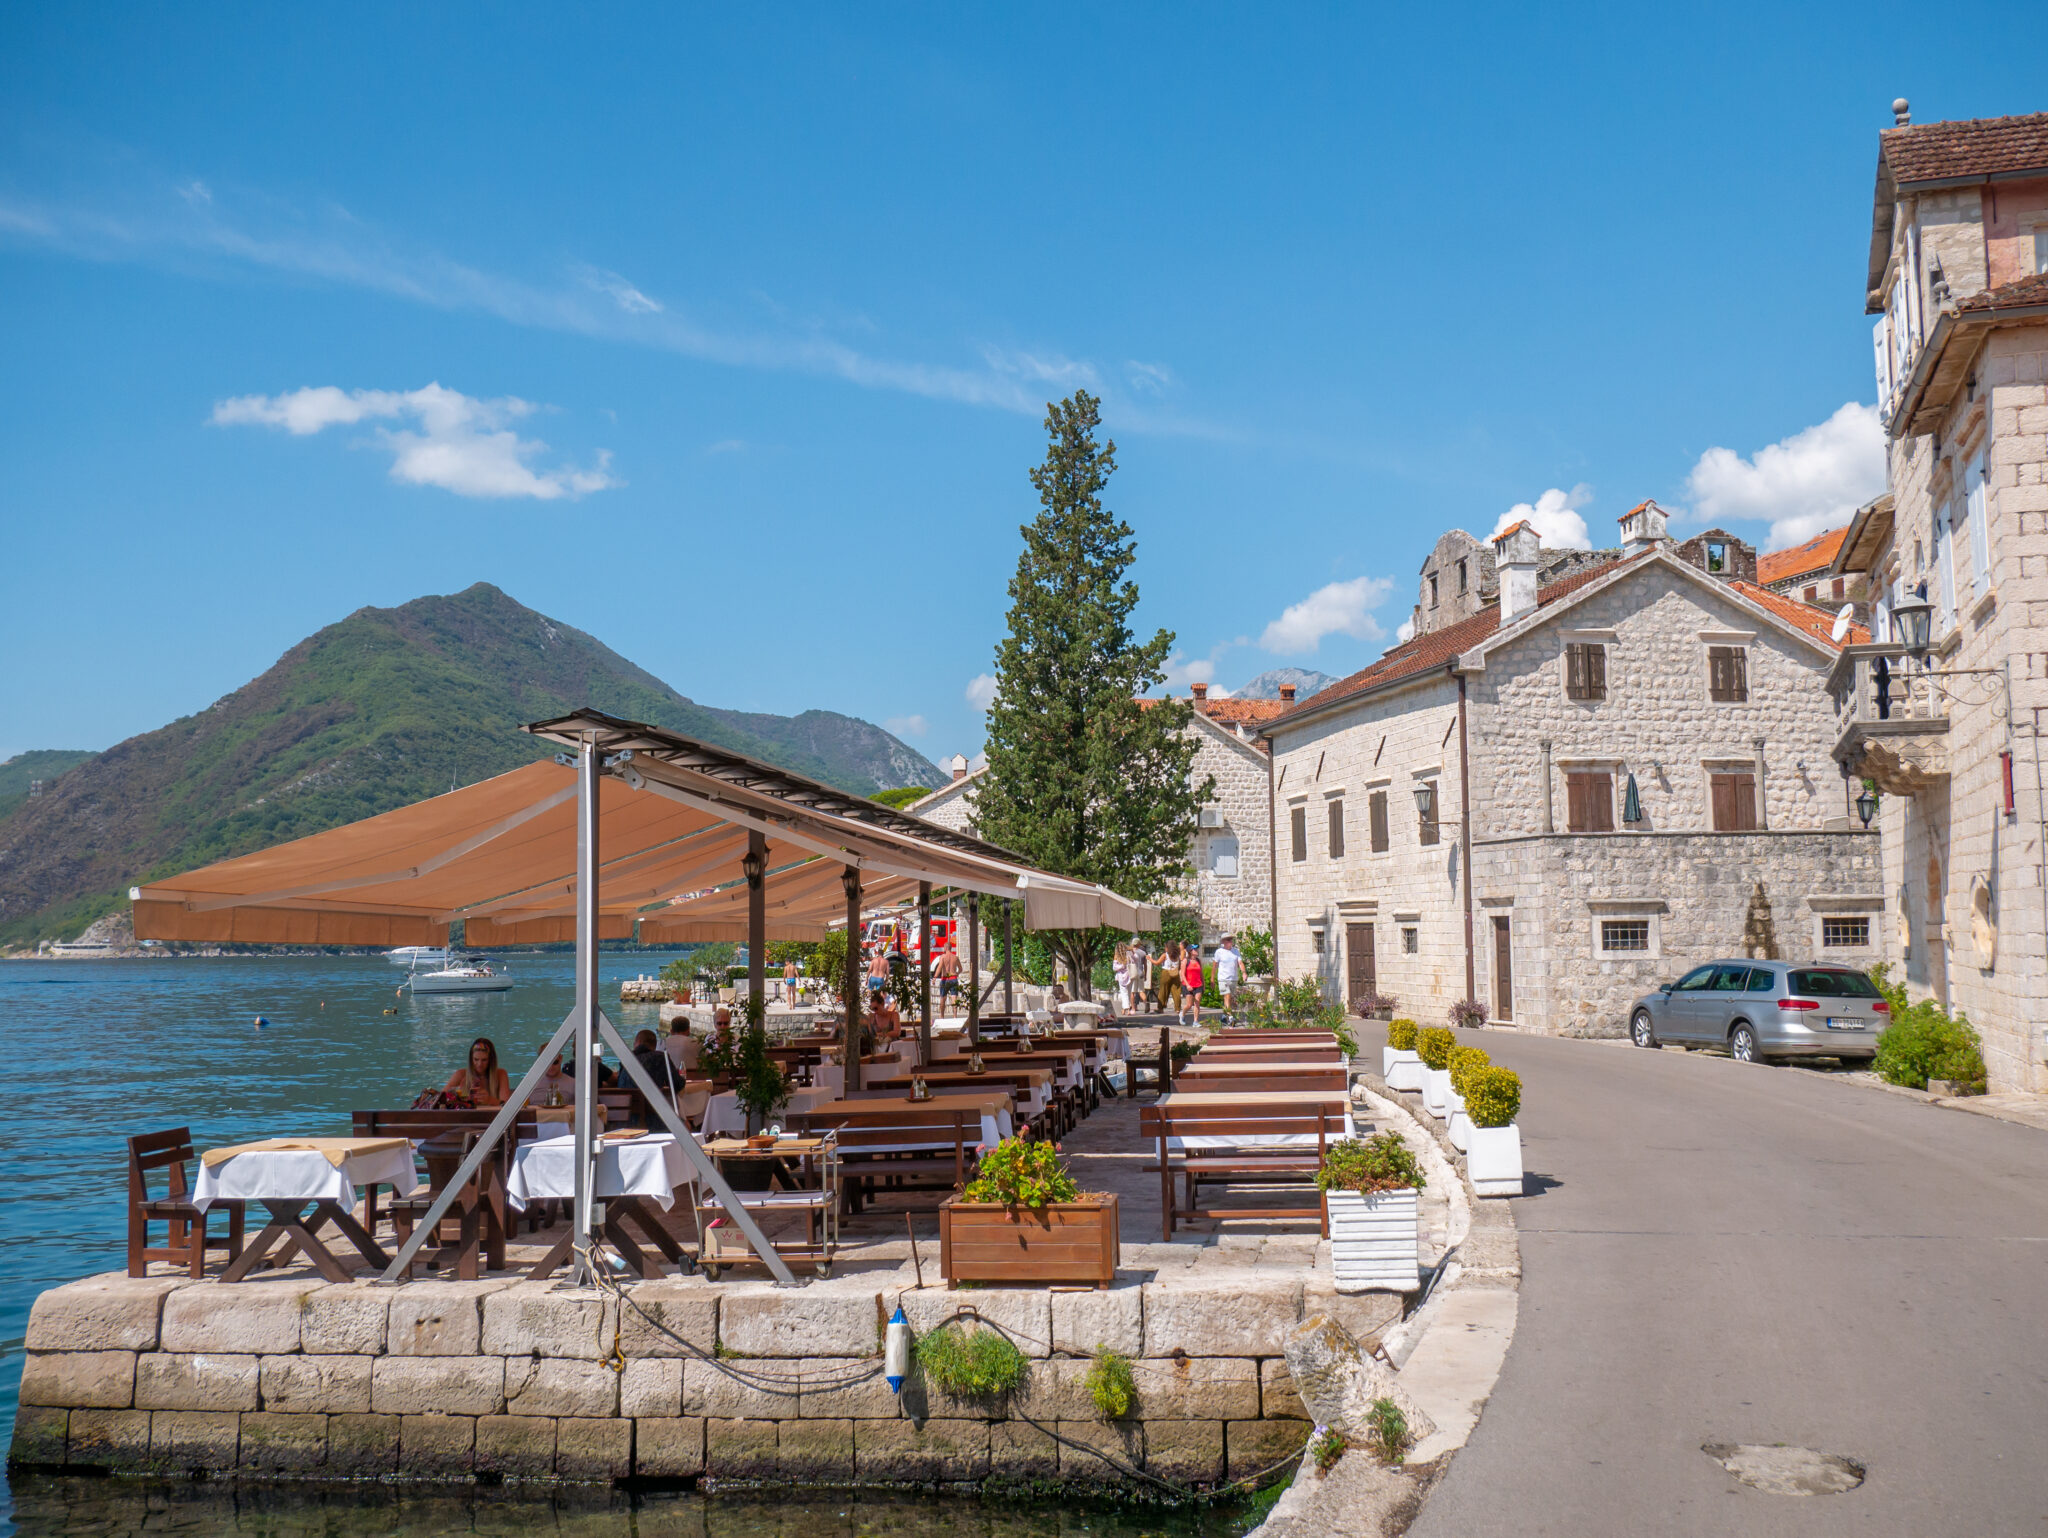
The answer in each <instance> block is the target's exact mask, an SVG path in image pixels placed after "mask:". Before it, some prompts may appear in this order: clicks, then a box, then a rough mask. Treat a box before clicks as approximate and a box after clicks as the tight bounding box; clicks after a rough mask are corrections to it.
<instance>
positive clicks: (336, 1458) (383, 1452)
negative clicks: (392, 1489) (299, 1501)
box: [325, 1415, 404, 1479]
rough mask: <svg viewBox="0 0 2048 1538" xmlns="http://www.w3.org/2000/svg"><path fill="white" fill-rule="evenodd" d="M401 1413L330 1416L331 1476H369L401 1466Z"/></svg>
mask: <svg viewBox="0 0 2048 1538" xmlns="http://www.w3.org/2000/svg"><path fill="white" fill-rule="evenodd" d="M403 1419H404V1417H403V1416H399V1415H330V1416H328V1417H327V1462H326V1465H325V1472H326V1474H327V1475H328V1476H329V1477H330V1478H348V1479H367V1478H370V1477H372V1476H374V1475H379V1474H390V1473H393V1472H395V1471H396V1470H397V1468H398V1439H399V1436H400V1435H401V1431H400V1424H399V1423H400V1422H401V1421H402V1420H403Z"/></svg>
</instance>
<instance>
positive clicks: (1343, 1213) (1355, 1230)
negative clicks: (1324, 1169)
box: [1323, 1189, 1422, 1292]
mask: <svg viewBox="0 0 2048 1538" xmlns="http://www.w3.org/2000/svg"><path fill="white" fill-rule="evenodd" d="M1323 1201H1324V1203H1325V1204H1326V1205H1327V1207H1328V1210H1329V1214H1330V1263H1331V1269H1332V1270H1334V1271H1335V1272H1336V1279H1337V1290H1338V1291H1339V1292H1366V1291H1389V1292H1413V1291H1415V1289H1416V1288H1418V1287H1420V1286H1421V1285H1422V1275H1421V1273H1420V1271H1418V1270H1417V1261H1418V1259H1419V1256H1420V1251H1421V1248H1422V1245H1421V1239H1420V1237H1419V1233H1420V1230H1419V1226H1418V1222H1417V1218H1416V1200H1415V1192H1414V1191H1413V1190H1412V1189H1411V1190H1406V1191H1381V1192H1378V1193H1376V1194H1374V1195H1372V1196H1360V1195H1359V1194H1358V1193H1357V1192H1356V1191H1327V1192H1325V1193H1324V1194H1323Z"/></svg>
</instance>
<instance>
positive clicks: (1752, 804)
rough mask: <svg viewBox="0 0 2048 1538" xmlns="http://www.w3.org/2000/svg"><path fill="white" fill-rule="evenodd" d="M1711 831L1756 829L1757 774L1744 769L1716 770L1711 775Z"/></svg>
mask: <svg viewBox="0 0 2048 1538" xmlns="http://www.w3.org/2000/svg"><path fill="white" fill-rule="evenodd" d="M1712 786H1713V802H1714V831H1715V832H1717V833H1753V832H1755V831H1756V776H1755V775H1754V774H1747V773H1731V774H1717V775H1714V776H1713V778H1712Z"/></svg>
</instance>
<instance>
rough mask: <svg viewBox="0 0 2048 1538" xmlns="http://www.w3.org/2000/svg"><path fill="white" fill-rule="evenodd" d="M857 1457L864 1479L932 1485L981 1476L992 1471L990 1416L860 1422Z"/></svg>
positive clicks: (855, 1440) (855, 1438) (857, 1423)
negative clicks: (963, 1418) (916, 1422)
mask: <svg viewBox="0 0 2048 1538" xmlns="http://www.w3.org/2000/svg"><path fill="white" fill-rule="evenodd" d="M853 1449H854V1460H855V1463H856V1466H857V1471H858V1474H859V1477H860V1479H861V1481H862V1482H863V1483H866V1482H867V1481H869V1480H879V1481H881V1482H883V1483H885V1484H931V1483H935V1482H937V1481H941V1480H948V1481H950V1480H967V1479H980V1478H981V1477H983V1476H984V1475H985V1474H987V1472H988V1459H989V1428H988V1423H987V1422H986V1421H977V1420H928V1421H926V1422H925V1423H924V1424H923V1425H922V1426H918V1425H916V1424H915V1423H914V1422H911V1421H907V1420H896V1421H855V1422H854V1423H853Z"/></svg>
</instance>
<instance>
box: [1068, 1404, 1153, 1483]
mask: <svg viewBox="0 0 2048 1538" xmlns="http://www.w3.org/2000/svg"><path fill="white" fill-rule="evenodd" d="M1058 1430H1059V1434H1060V1435H1061V1436H1062V1437H1065V1438H1066V1439H1067V1442H1068V1443H1079V1444H1080V1446H1079V1447H1072V1446H1068V1445H1066V1443H1062V1444H1061V1446H1060V1478H1061V1479H1063V1480H1068V1481H1070V1482H1072V1483H1074V1484H1081V1485H1121V1484H1125V1483H1127V1482H1128V1477H1127V1476H1126V1475H1124V1474H1122V1473H1120V1472H1119V1471H1118V1468H1117V1467H1116V1466H1115V1465H1112V1464H1110V1463H1108V1462H1105V1461H1104V1459H1103V1458H1101V1457H1097V1456H1096V1453H1103V1454H1106V1455H1107V1456H1108V1457H1109V1458H1113V1459H1115V1460H1116V1464H1117V1465H1121V1466H1122V1467H1125V1468H1136V1467H1138V1466H1140V1465H1141V1464H1143V1462H1144V1461H1145V1427H1144V1423H1143V1422H1141V1421H1112V1422H1104V1421H1099V1420H1073V1421H1061V1422H1059V1423H1058ZM1089 1449H1093V1450H1094V1451H1092V1452H1091V1451H1089Z"/></svg>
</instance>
